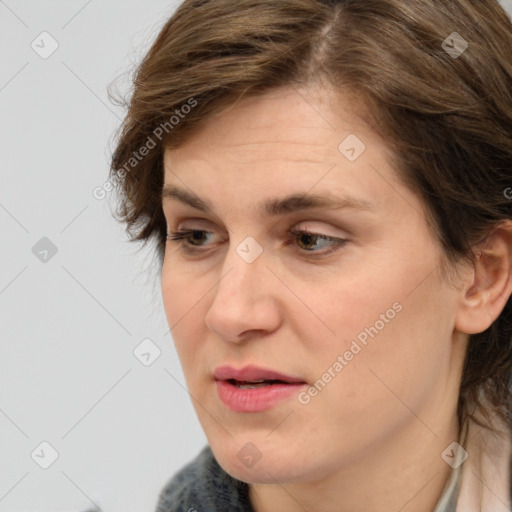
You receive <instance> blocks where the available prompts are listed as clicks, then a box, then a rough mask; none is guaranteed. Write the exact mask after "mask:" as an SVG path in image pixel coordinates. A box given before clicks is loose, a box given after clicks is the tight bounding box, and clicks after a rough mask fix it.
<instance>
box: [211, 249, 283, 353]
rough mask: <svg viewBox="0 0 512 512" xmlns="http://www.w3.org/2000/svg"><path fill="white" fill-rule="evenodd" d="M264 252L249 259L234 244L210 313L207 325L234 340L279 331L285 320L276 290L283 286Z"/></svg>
mask: <svg viewBox="0 0 512 512" xmlns="http://www.w3.org/2000/svg"><path fill="white" fill-rule="evenodd" d="M264 254H265V253H263V254H262V255H260V256H259V257H258V258H257V259H256V260H255V261H253V262H252V263H248V262H247V261H245V260H244V259H243V258H242V257H240V256H239V254H238V253H237V252H236V251H235V248H234V247H230V249H229V254H228V255H226V258H225V260H224V265H223V267H222V274H221V277H220V279H219V282H218V284H217V285H216V287H215V296H214V298H213V302H212V304H211V306H210V308H209V309H208V312H207V314H206V325H207V327H208V328H209V329H210V330H212V331H213V332H215V333H216V334H217V335H218V336H219V337H220V338H221V339H223V340H225V341H230V342H234V343H240V342H243V341H247V340H248V339H249V338H252V337H254V336H263V335H265V334H268V333H271V332H273V331H275V330H276V329H277V328H278V327H279V325H280V322H281V316H280V312H279V302H278V300H277V294H276V290H278V289H279V288H277V287H278V286H279V283H278V281H277V280H276V278H275V276H274V275H273V274H272V272H271V271H270V270H269V268H268V267H267V264H268V261H267V259H266V258H265V257H264Z"/></svg>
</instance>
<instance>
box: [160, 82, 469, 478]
mask: <svg viewBox="0 0 512 512" xmlns="http://www.w3.org/2000/svg"><path fill="white" fill-rule="evenodd" d="M350 108H351V103H350V101H349V100H348V98H343V97H342V98H341V99H338V100H336V102H335V101H334V97H333V96H332V95H330V94H329V93H328V91H326V90H322V91H321V95H320V94H315V93H314V92H313V91H302V92H301V93H300V94H299V92H297V91H296V90H294V89H291V88H290V89H288V88H283V89H280V90H277V91H274V92H273V93H272V94H267V95H266V96H263V97H260V98H250V99H245V100H243V101H241V102H240V103H238V104H237V105H235V106H234V107H233V108H231V109H228V110H224V111H223V112H222V113H221V114H220V115H219V116H218V117H216V118H214V119H212V120H210V121H209V123H208V124H206V125H205V126H204V128H203V129H202V131H200V132H199V133H197V134H195V135H194V136H193V138H191V139H190V140H189V141H188V142H187V143H186V144H184V145H183V146H182V147H180V148H178V149H173V150H169V149H168V150H166V152H165V157H164V164H165V187H164V194H163V210H164V213H165V217H166V219H167V225H168V232H169V233H173V232H176V231H187V230H190V231H193V233H192V234H189V235H188V236H186V237H185V239H182V240H181V241H176V240H170V241H168V242H167V246H166V250H165V258H164V264H163V270H162V292H163V299H164V305H165V311H166V315H167V319H168V323H169V326H170V327H171V333H172V337H173V340H174V342H175V345H176V350H177V353H178V355H179V358H180V361H181V365H182V367H183V371H184V375H185V378H186V383H187V386H188V389H189V392H190V395H191V397H192V399H193V405H194V407H195V410H196V413H197V416H198V418H199V421H200V423H201V425H202V427H203V429H204V431H205V434H206V436H207V438H208V441H209V443H210V446H211V447H212V450H213V452H214V454H215V456H216V458H217V460H218V461H219V463H220V464H221V466H223V468H224V469H225V470H226V471H228V472H229V473H231V474H232V475H233V476H235V477H237V478H239V479H240V480H244V481H248V482H255V483H265V482H267V483H274V482H275V481H276V480H278V481H282V482H294V481H296V482H299V481H312V480H317V479H321V478H322V477H325V476H327V475H329V474H332V473H333V472H335V471H343V470H344V469H347V470H348V468H350V467H353V466H354V465H356V464H359V463H361V461H365V460H369V457H371V456H373V455H374V454H375V453H376V452H377V451H378V450H385V449H389V447H390V446H393V445H394V446H398V445H399V444H400V443H405V445H407V441H410V444H411V446H412V445H414V444H415V443H419V444H420V445H421V442H422V440H426V439H428V440H429V441H431V440H432V439H434V436H436V433H437V432H440V431H441V429H442V428H443V427H442V425H444V424H445V423H446V421H447V420H448V421H452V419H453V416H454V410H455V406H456V403H457V393H458V384H459V378H460V374H459V371H460V363H461V360H462V359H461V358H462V352H461V350H460V349H458V348H455V347H456V346H457V345H456V344H455V341H456V338H457V336H456V333H457V331H456V329H454V325H455V312H456V305H457V298H458V292H457V291H456V290H455V289H454V288H452V287H450V285H449V284H447V283H445V282H444V281H443V279H442V277H441V274H440V267H439V254H440V253H439V251H438V249H437V247H436V245H435V244H434V239H433V238H432V235H431V233H430V231H429V229H428V226H427V223H426V220H425V211H424V208H423V205H422V203H421V201H420V200H419V198H418V197H417V196H416V195H414V194H413V193H412V192H411V191H409V190H408V189H406V188H405V187H404V186H403V185H402V184H400V183H399V182H398V180H397V178H396V176H395V173H394V171H393V169H392V168H391V167H390V165H389V164H388V161H387V156H388V152H387V149H386V147H385V145H384V142H383V141H382V140H380V139H379V138H378V137H377V136H376V135H375V134H373V133H372V132H371V131H370V130H369V129H368V128H367V127H366V126H365V125H364V124H363V122H362V121H361V120H360V119H359V118H358V117H357V116H356V115H355V114H354V113H352V112H351V110H350ZM363 144H364V146H363ZM292 196H293V197H292ZM349 196H350V198H351V199H350V200H349V199H347V201H346V204H345V205H344V206H343V201H344V198H348V197H349ZM198 198H199V199H198ZM290 198H291V199H290ZM190 199H194V200H195V201H191V200H190ZM351 201H353V204H352V203H351ZM324 202H325V204H323V203H324ZM358 203H359V204H358ZM306 230H307V231H308V232H309V233H311V234H309V235H308V234H302V235H301V234H295V233H291V231H292V232H300V231H306ZM328 237H331V238H328ZM341 240H343V242H341ZM459 344H460V340H459ZM225 365H229V366H231V367H232V368H234V369H236V370H238V369H243V368H244V367H247V366H249V365H251V366H257V367H260V368H264V369H267V370H273V371H275V372H279V373H281V374H285V375H287V376H289V377H294V378H295V380H297V381H299V384H295V385H291V384H281V385H278V386H276V385H274V386H273V387H272V388H270V387H265V388H262V389H243V388H240V389H239V388H236V387H235V386H233V385H232V384H230V383H228V382H226V381H224V382H220V383H218V382H217V381H216V379H215V372H216V369H217V368H219V367H221V366H225ZM258 375H259V374H258ZM250 377H252V378H251V379H249V378H247V380H256V374H252V375H250ZM264 377H265V376H264ZM264 377H263V378H264ZM224 378H227V377H226V375H224ZM269 378H270V377H269V376H268V375H267V379H269ZM240 380H244V379H240ZM300 382H302V384H300ZM221 397H223V398H222V399H221ZM229 397H231V398H229ZM272 397H274V398H272ZM443 448H444V447H440V450H439V452H438V454H437V455H436V456H439V454H440V453H441V451H442V449H443ZM390 453H391V451H390V452H389V454H390Z"/></svg>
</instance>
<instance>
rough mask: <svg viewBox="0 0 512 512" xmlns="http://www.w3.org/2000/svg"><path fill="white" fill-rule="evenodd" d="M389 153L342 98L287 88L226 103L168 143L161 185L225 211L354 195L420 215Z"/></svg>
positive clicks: (389, 209)
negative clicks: (305, 197) (296, 197)
mask: <svg viewBox="0 0 512 512" xmlns="http://www.w3.org/2000/svg"><path fill="white" fill-rule="evenodd" d="M356 105H357V104H356ZM390 156H391V152H390V150H389V148H388V147H387V146H386V145H385V143H384V141H383V140H382V139H381V138H380V137H379V136H378V135H377V134H375V133H374V132H373V131H372V130H371V129H370V128H369V127H368V126H367V125H366V124H365V123H364V121H363V120H362V119H361V117H360V116H359V115H358V114H357V113H355V112H354V105H352V106H351V105H349V100H348V99H347V98H344V97H333V95H332V94H331V93H330V92H329V91H325V92H323V91H318V90H316V91H313V92H311V91H309V92H307V91H300V92H298V91H296V90H295V89H292V88H289V89H281V90H278V91H274V92H272V93H271V94H268V95H265V96H260V97H251V98H246V99H245V100H242V101H239V102H238V103H235V104H234V105H228V106H227V107H224V108H223V109H222V110H221V111H220V113H218V114H217V115H216V116H215V117H214V118H212V119H210V120H209V121H207V122H206V123H204V125H202V126H201V127H200V128H199V129H198V131H197V132H196V133H194V134H193V135H192V136H190V137H189V138H188V140H187V141H186V142H185V143H184V144H182V145H181V146H180V147H178V148H172V149H171V148H167V149H166V150H165V153H164V170H165V177H164V184H165V185H166V186H175V187H179V188H181V189H186V190H188V191H190V192H193V193H195V195H196V196H199V197H201V198H203V199H205V198H209V203H211V204H212V205H214V206H215V209H216V210H217V211H219V212H220V211H222V212H224V211H225V212H226V213H228V212H229V214H233V212H236V213H240V214H243V213H244V212H246V211H247V210H254V211H256V210H259V209H260V207H257V206H256V205H257V204H258V205H262V204H264V203H265V201H266V200H270V199H273V200H275V199H278V198H279V197H284V196H289V195H292V194H311V193H318V194H323V195H325V194H332V195H336V196H338V197H344V196H352V197H354V198H358V199H361V200H362V201H367V202H369V203H372V204H373V205H374V206H375V208H376V209H377V210H381V211H382V212H384V211H385V210H387V212H388V213H390V214H391V215H393V216H394V217H397V216H399V215H403V214H405V213H410V210H411V207H412V208H415V209H416V210H417V213H420V212H421V210H422V208H421V205H417V206H416V207H415V205H414V204H413V203H414V201H415V197H412V195H411V192H410V191H407V190H401V189H403V187H402V186H401V184H400V183H399V182H398V180H397V176H396V173H395V171H394V169H393V168H392V166H391V163H390V162H391V159H390V158H389V157H390ZM164 196H165V194H164ZM408 196H409V197H408ZM405 210H407V212H406V211H405Z"/></svg>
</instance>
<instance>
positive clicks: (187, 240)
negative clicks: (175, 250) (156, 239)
mask: <svg viewBox="0 0 512 512" xmlns="http://www.w3.org/2000/svg"><path fill="white" fill-rule="evenodd" d="M208 235H210V236H211V235H213V233H211V232H210V231H205V230H204V229H187V230H182V231H174V232H173V233H169V234H168V235H167V240H168V241H170V242H177V243H178V244H179V245H181V247H182V248H183V249H185V250H186V251H189V252H194V251H195V249H194V247H202V246H203V245H204V243H203V242H205V241H207V240H208V239H209V238H208Z"/></svg>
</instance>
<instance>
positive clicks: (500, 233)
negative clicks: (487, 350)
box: [455, 221, 512, 334]
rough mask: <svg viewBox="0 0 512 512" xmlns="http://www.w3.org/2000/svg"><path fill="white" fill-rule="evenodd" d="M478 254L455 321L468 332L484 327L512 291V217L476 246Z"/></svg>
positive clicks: (462, 329) (490, 321)
mask: <svg viewBox="0 0 512 512" xmlns="http://www.w3.org/2000/svg"><path fill="white" fill-rule="evenodd" d="M475 254H476V258H475V262H474V265H473V271H472V272H469V273H468V278H467V281H466V286H465V287H464V289H463V291H462V292H461V293H462V295H461V298H460V304H459V310H458V312H457V317H456V323H455V327H456V328H457V329H458V330H459V331H461V332H464V333H467V334H476V333H479V332H483V331H485V330H486V329H487V328H488V327H489V326H490V325H491V324H492V323H493V322H494V321H495V320H496V318H498V317H499V315H500V314H501V312H502V311H503V309H504V307H505V305H506V303H507V300H508V299H509V297H510V295H511V294H512V221H506V222H505V223H503V224H500V225H498V226H497V227H495V228H494V229H493V230H492V231H491V233H489V235H488V236H487V237H486V238H485V239H484V240H483V241H482V242H480V243H479V244H478V245H477V246H475Z"/></svg>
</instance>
